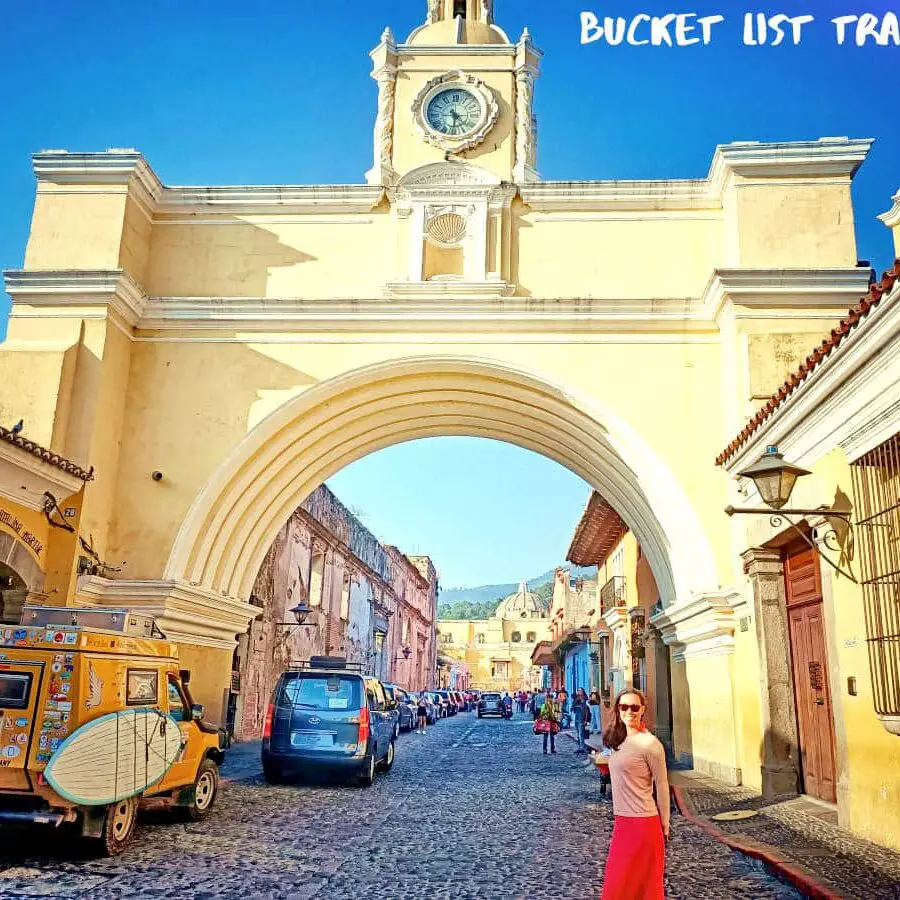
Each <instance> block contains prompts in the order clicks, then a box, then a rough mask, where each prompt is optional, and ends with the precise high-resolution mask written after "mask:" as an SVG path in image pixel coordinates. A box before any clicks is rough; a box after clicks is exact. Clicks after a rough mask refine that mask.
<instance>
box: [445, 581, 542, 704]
mask: <svg viewBox="0 0 900 900" xmlns="http://www.w3.org/2000/svg"><path fill="white" fill-rule="evenodd" d="M548 626H549V619H548V616H547V609H546V607H545V605H544V604H543V603H542V602H541V600H540V598H539V597H538V596H537V594H535V593H533V592H532V591H529V590H528V588H527V586H526V584H525V582H524V581H523V582H522V583H521V584H520V585H519V589H518V590H517V591H516V592H515V593H514V594H510V595H509V596H508V597H506V598H504V599H503V600H501V601H500V603H499V604H498V605H497V608H496V610H494V614H493V616H491V617H490V618H489V619H471V620H462V619H457V620H451V619H441V620H440V621H439V622H438V632H439V641H440V647H441V653H442V654H443V655H444V656H445V657H448V658H449V659H452V660H454V661H455V662H456V663H458V664H461V665H462V666H464V669H465V675H466V677H467V681H466V686H471V687H473V688H480V689H483V690H493V691H518V690H533V689H534V688H535V687H537V686H539V685H540V681H541V672H540V668H538V667H536V666H535V665H533V663H532V661H531V656H532V653H533V652H534V648H535V646H536V645H537V644H538V643H539V642H540V641H542V640H544V639H545V637H546V635H547V630H548Z"/></svg>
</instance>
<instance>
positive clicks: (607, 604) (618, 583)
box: [600, 575, 625, 615]
mask: <svg viewBox="0 0 900 900" xmlns="http://www.w3.org/2000/svg"><path fill="white" fill-rule="evenodd" d="M624 606H625V576H624V575H613V577H612V578H610V579H609V581H607V582H606V584H604V585H603V587H602V588H600V611H601V613H602V614H603V615H605V614H606V613H608V612H609V611H610V610H611V609H615V608H616V607H619V608H622V607H624Z"/></svg>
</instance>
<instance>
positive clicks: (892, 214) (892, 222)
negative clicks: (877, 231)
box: [878, 191, 900, 228]
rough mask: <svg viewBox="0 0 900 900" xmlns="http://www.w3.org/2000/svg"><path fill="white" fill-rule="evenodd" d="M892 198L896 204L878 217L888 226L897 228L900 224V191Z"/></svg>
mask: <svg viewBox="0 0 900 900" xmlns="http://www.w3.org/2000/svg"><path fill="white" fill-rule="evenodd" d="M891 200H893V201H894V205H893V206H892V207H891V208H890V209H889V210H888V211H887V212H885V213H882V214H881V215H880V216H879V217H878V219H879V221H881V222H884V224H885V225H887V227H888V228H896V227H897V226H898V225H900V191H897V193H896V194H894V196H893V197H891Z"/></svg>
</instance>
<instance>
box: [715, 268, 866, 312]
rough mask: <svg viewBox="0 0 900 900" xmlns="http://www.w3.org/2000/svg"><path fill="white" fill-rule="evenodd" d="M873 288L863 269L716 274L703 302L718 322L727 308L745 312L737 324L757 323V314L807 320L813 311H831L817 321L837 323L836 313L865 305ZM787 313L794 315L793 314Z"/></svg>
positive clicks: (725, 271)
mask: <svg viewBox="0 0 900 900" xmlns="http://www.w3.org/2000/svg"><path fill="white" fill-rule="evenodd" d="M868 286H869V270H868V269H863V268H860V267H858V266H854V267H845V268H829V269H715V270H714V271H713V272H712V274H711V275H710V277H709V281H708V282H707V284H706V288H705V289H704V291H703V294H702V295H701V297H700V303H701V306H702V308H703V312H704V314H705V315H707V316H709V318H710V319H712V320H715V321H718V319H719V316H720V314H721V312H722V309H723V307H724V306H725V305H726V304H727V303H730V304H731V305H732V306H735V305H736V306H741V307H745V308H746V310H741V311H735V312H734V318H735V319H747V318H754V315H755V312H754V311H755V310H759V309H762V310H765V312H764V313H763V315H764V316H765V317H766V318H770V317H771V312H769V310H771V309H772V308H776V309H778V310H779V316H781V317H785V316H786V315H788V316H790V317H791V318H805V317H807V316H808V312H807V310H810V309H814V310H819V309H822V308H825V309H826V310H828V312H826V313H824V314H823V313H817V315H819V316H821V317H823V318H827V319H828V321H832V320H833V319H834V314H833V313H831V312H830V311H831V310H833V309H834V310H839V311H840V313H841V315H843V313H844V312H846V310H847V309H848V308H849V307H851V306H853V305H854V304H855V303H857V302H858V301H859V298H860V296H862V295H863V294H864V293H865V292H866V290H867V289H868ZM787 308H790V309H791V312H790V313H788V312H787Z"/></svg>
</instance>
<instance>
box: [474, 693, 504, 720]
mask: <svg viewBox="0 0 900 900" xmlns="http://www.w3.org/2000/svg"><path fill="white" fill-rule="evenodd" d="M482 716H501V717H502V716H503V698H502V697H501V696H500V695H499V694H497V693H494V692H486V693H484V694H482V695H481V699H480V700H479V701H478V718H479V719H480V718H482Z"/></svg>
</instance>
